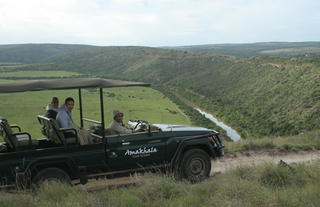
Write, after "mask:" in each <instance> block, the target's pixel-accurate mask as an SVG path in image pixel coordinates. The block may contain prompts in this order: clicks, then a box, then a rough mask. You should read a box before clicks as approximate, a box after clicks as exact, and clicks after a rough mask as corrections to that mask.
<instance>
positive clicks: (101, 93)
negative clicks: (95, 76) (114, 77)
mask: <svg viewBox="0 0 320 207" xmlns="http://www.w3.org/2000/svg"><path fill="white" fill-rule="evenodd" d="M100 110H101V128H102V137H103V138H104V136H105V131H104V128H105V126H104V125H105V123H104V107H103V88H100Z"/></svg>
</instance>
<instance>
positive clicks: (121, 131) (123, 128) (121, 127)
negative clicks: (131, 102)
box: [110, 121, 132, 134]
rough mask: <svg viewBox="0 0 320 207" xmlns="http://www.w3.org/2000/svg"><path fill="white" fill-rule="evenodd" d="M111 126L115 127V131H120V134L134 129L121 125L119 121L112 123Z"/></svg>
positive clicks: (128, 132)
mask: <svg viewBox="0 0 320 207" xmlns="http://www.w3.org/2000/svg"><path fill="white" fill-rule="evenodd" d="M110 128H111V129H113V130H114V131H116V132H118V133H120V134H130V133H132V130H130V129H127V128H126V127H123V126H121V125H120V124H119V123H117V122H115V121H114V122H113V123H112V124H111V127H110Z"/></svg>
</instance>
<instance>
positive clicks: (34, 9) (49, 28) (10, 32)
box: [0, 0, 320, 46]
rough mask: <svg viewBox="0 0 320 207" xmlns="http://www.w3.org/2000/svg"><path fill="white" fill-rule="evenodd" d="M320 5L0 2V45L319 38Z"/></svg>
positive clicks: (185, 0)
mask: <svg viewBox="0 0 320 207" xmlns="http://www.w3.org/2000/svg"><path fill="white" fill-rule="evenodd" d="M319 9H320V3H318V1H317V0H306V1H298V0H292V1H290V0H278V1H276V0H273V1H271V0H270V1H265V2H262V1H259V0H228V1H218V0H197V1H194V0H54V1H53V0H28V1H24V0H21V1H19V0H0V44H6V43H26V42H61V43H80V44H82V43H84V44H97V45H150V46H159V45H187V44H205V43H223V42H256V41H275V40H276V41H305V40H317V39H316V38H318V37H319V33H320V32H319V25H317V24H319V22H320V16H319V12H318V11H319Z"/></svg>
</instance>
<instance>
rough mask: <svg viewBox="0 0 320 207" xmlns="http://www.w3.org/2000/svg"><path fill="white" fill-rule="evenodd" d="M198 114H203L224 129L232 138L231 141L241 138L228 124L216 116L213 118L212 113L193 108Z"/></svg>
mask: <svg viewBox="0 0 320 207" xmlns="http://www.w3.org/2000/svg"><path fill="white" fill-rule="evenodd" d="M195 109H196V110H197V111H198V112H199V113H200V114H202V115H204V116H205V117H206V118H207V119H209V120H210V121H212V122H214V123H215V124H216V125H218V126H219V127H221V128H222V129H224V130H225V131H226V133H227V135H228V137H230V138H231V139H232V141H234V142H237V141H239V140H240V139H241V136H240V134H239V133H238V132H237V131H236V130H234V129H232V128H231V127H230V126H228V125H226V124H225V123H223V122H221V121H219V120H218V119H217V118H215V117H214V116H213V115H212V114H209V113H207V112H205V111H203V110H201V109H199V108H195Z"/></svg>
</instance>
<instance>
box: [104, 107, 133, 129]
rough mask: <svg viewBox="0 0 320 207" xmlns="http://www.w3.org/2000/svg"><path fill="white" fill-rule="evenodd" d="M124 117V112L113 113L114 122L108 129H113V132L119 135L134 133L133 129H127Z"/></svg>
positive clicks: (116, 111)
mask: <svg viewBox="0 0 320 207" xmlns="http://www.w3.org/2000/svg"><path fill="white" fill-rule="evenodd" d="M123 117H124V115H123V113H122V112H120V111H118V110H115V111H113V121H112V123H111V125H110V126H109V127H108V128H109V129H112V130H113V131H115V132H116V133H118V134H129V133H132V132H133V131H132V130H131V129H129V128H127V127H126V126H125V125H124V124H123Z"/></svg>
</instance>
